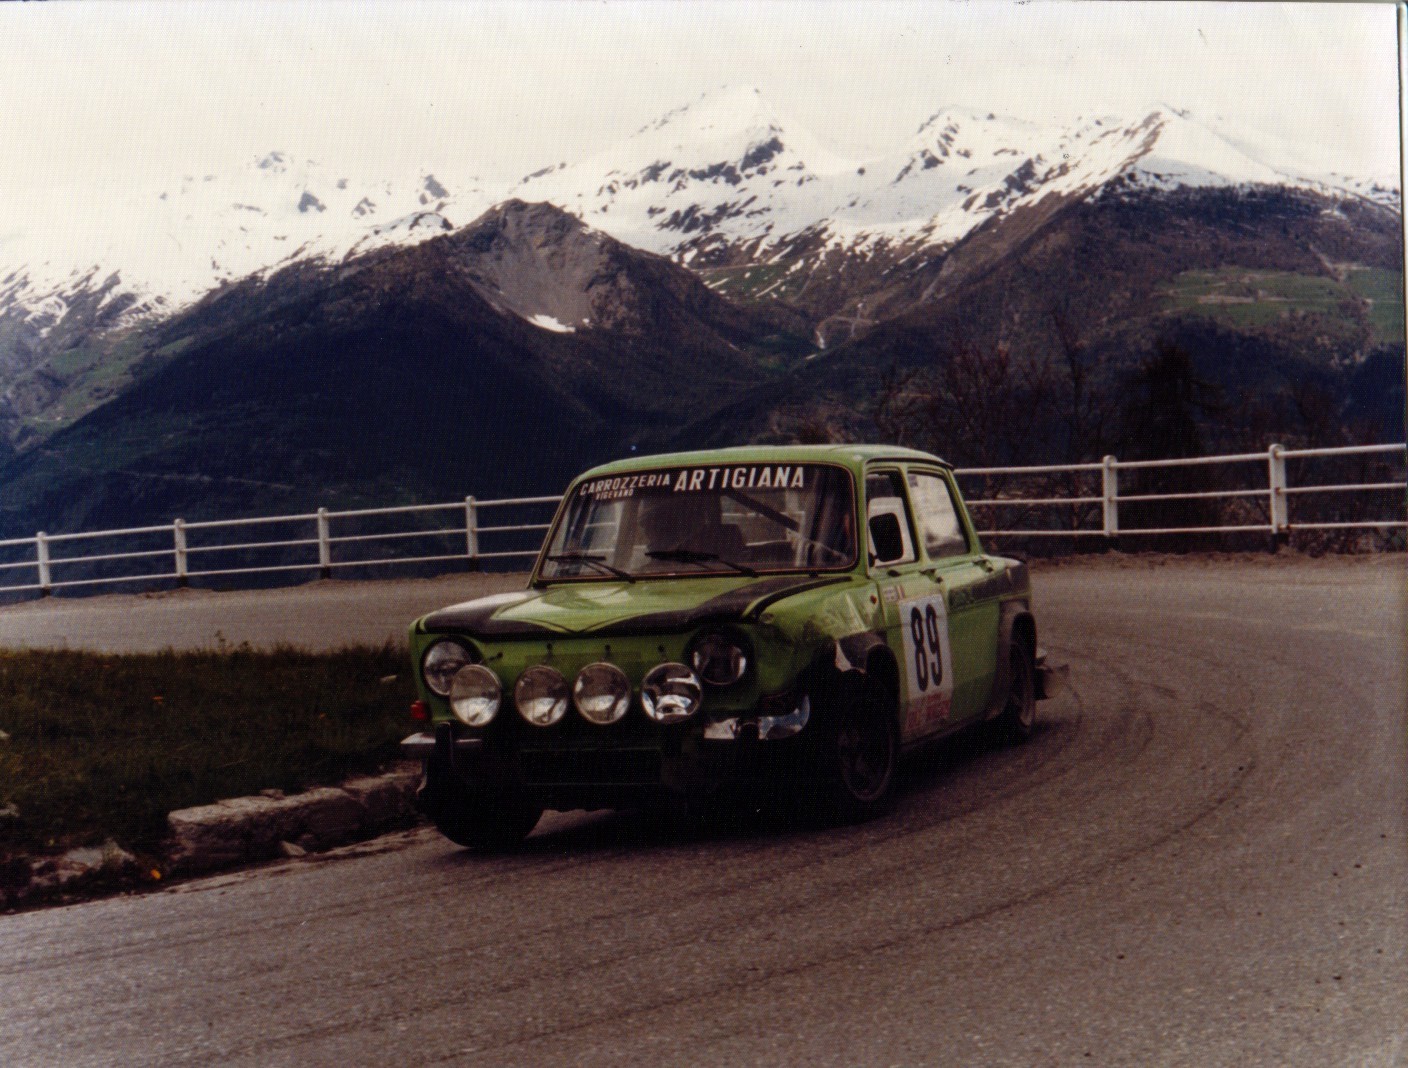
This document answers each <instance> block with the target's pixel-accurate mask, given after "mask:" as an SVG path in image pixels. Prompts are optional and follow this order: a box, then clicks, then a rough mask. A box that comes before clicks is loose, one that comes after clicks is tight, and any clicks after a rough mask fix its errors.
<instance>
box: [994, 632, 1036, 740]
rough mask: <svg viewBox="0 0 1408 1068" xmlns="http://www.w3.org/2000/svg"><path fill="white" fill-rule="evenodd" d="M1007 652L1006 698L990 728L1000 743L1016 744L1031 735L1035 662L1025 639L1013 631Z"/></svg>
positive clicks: (1034, 711) (1034, 696) (1033, 713)
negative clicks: (1007, 682) (1008, 680)
mask: <svg viewBox="0 0 1408 1068" xmlns="http://www.w3.org/2000/svg"><path fill="white" fill-rule="evenodd" d="M1007 655H1008V673H1009V676H1010V682H1009V684H1008V687H1007V700H1006V702H1005V703H1004V704H1003V706H1002V711H1001V712H1000V713H998V716H997V719H995V720H994V721H993V728H994V733H995V735H996V738H997V740H998V741H999V742H1000V743H1001V744H1003V745H1019V744H1020V743H1022V742H1025V741H1026V740H1027V739H1028V738H1030V737H1031V736H1032V730H1033V728H1034V727H1035V726H1036V661H1035V659H1034V658H1033V656H1032V651H1031V648H1030V647H1029V646H1028V645H1027V643H1026V640H1025V639H1023V638H1020V637H1018V636H1017V635H1015V634H1014V635H1013V636H1012V642H1011V646H1010V648H1009V649H1008V654H1007Z"/></svg>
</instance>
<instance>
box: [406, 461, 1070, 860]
mask: <svg viewBox="0 0 1408 1068" xmlns="http://www.w3.org/2000/svg"><path fill="white" fill-rule="evenodd" d="M411 653H412V657H413V659H414V663H415V670H416V678H417V685H418V686H419V689H420V701H419V702H418V703H417V704H418V708H419V709H420V712H421V715H422V716H423V717H425V718H427V719H428V720H429V726H430V728H431V729H429V730H425V731H422V732H420V733H418V734H415V735H412V736H411V737H409V738H407V739H406V740H405V741H404V742H403V743H402V751H403V752H404V753H405V754H407V755H408V756H413V757H416V758H419V759H421V760H423V761H424V763H425V780H424V783H423V785H422V786H421V788H420V791H419V793H418V798H417V804H418V807H419V808H420V809H421V810H422V811H423V812H425V813H426V814H427V815H428V816H430V818H431V819H432V820H434V822H435V824H436V826H437V827H438V828H439V829H440V831H441V832H442V833H444V834H445V835H446V836H447V837H449V838H450V839H452V840H453V841H455V842H457V843H459V844H461V845H467V846H471V847H475V848H481V849H496V848H506V847H509V846H511V845H513V844H515V843H517V842H518V841H520V840H521V839H523V838H524V837H526V836H527V835H528V833H529V832H530V831H531V830H532V829H533V826H534V825H535V824H536V822H537V820H538V818H539V816H540V815H541V814H542V812H543V810H544V809H547V808H557V809H569V808H601V807H615V806H624V805H634V804H649V803H651V802H653V801H662V800H668V799H670V798H672V797H674V798H678V797H691V796H694V797H705V798H707V797H711V796H715V795H719V794H721V793H726V792H727V793H733V792H736V791H740V790H741V791H763V792H765V793H777V792H779V791H781V792H783V793H789V794H791V795H792V796H794V797H795V796H803V797H805V798H807V799H808V801H809V802H810V801H820V802H821V803H823V804H824V805H825V806H826V807H827V808H828V810H829V811H831V812H832V813H834V814H835V815H837V816H839V817H842V818H863V817H865V816H869V815H872V814H874V813H876V812H878V811H880V810H882V809H883V808H884V807H885V806H886V805H887V803H888V802H889V801H890V800H891V798H892V796H893V793H894V789H895V772H896V762H897V760H898V758H899V756H900V753H901V752H902V751H903V750H905V749H907V748H910V747H912V746H915V745H918V744H920V743H923V742H926V741H929V740H931V739H934V738H936V737H939V736H941V735H943V734H946V733H948V732H951V731H954V730H957V729H959V728H961V727H963V726H965V725H968V724H971V723H975V722H979V721H984V720H993V721H995V723H996V727H997V729H998V730H999V731H1000V732H1001V733H1002V734H1003V735H1004V736H1006V737H1007V738H1009V739H1011V740H1020V739H1022V738H1025V737H1026V736H1027V735H1028V734H1029V733H1030V732H1031V730H1032V725H1033V722H1034V720H1035V702H1036V700H1037V699H1039V698H1042V697H1045V696H1046V695H1047V693H1048V692H1049V690H1050V688H1051V685H1052V681H1053V675H1052V673H1051V672H1050V671H1049V670H1048V669H1047V668H1046V667H1045V666H1044V663H1043V660H1042V657H1041V656H1040V654H1038V652H1037V628H1036V621H1035V619H1034V618H1033V616H1032V610H1031V587H1030V582H1029V580H1028V575H1027V569H1026V566H1025V565H1024V564H1022V563H1020V562H1018V561H1015V560H1009V559H1004V558H1003V557H999V556H989V555H987V554H986V553H984V552H983V550H982V547H981V546H980V545H979V543H978V538H977V535H976V534H975V533H974V530H973V524H972V521H971V519H970V518H969V515H968V512H967V509H966V508H965V506H964V504H963V500H962V497H961V496H960V494H959V492H958V488H957V486H956V485H955V483H954V479H953V473H952V470H951V468H950V467H949V466H948V465H947V464H946V463H944V462H943V461H942V460H939V459H937V458H936V457H934V456H930V455H928V454H926V453H922V452H916V451H914V450H911V449H903V448H896V447H887V446H873V445H867V446H856V445H823V446H771V447H753V448H740V449H721V450H715V451H709V452H694V453H679V454H674V455H666V456H652V457H642V458H638V459H631V460H625V461H621V462H618V463H613V464H608V465H606V466H603V467H598V468H595V469H593V470H591V471H588V472H587V473H585V474H584V475H581V476H580V477H579V478H577V479H576V481H574V482H573V483H572V485H571V487H570V488H569V489H568V491H567V493H566V495H565V496H564V498H563V500H562V504H561V506H560V507H559V509H558V512H557V516H556V518H555V519H554V521H553V524H552V528H551V530H550V532H549V534H548V536H547V539H546V541H545V543H544V545H543V548H542V550H541V552H540V554H539V556H538V560H537V564H536V566H535V567H534V569H533V573H532V577H531V579H530V580H529V583H528V588H527V589H526V590H524V591H522V592H519V593H509V594H501V595H498V596H493V597H485V598H481V599H479V600H476V601H469V602H467V603H465V604H458V605H454V606H451V607H449V608H444V609H442V610H440V611H438V612H432V613H431V614H430V615H427V616H424V617H423V618H421V619H418V620H416V622H415V623H414V624H413V625H412V627H411Z"/></svg>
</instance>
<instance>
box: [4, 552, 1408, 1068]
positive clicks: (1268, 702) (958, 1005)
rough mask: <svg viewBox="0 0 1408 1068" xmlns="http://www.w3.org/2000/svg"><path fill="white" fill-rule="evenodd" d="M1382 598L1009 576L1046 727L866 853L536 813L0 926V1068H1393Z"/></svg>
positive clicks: (920, 779)
mask: <svg viewBox="0 0 1408 1068" xmlns="http://www.w3.org/2000/svg"><path fill="white" fill-rule="evenodd" d="M1404 579H1405V571H1404V565H1403V561H1402V559H1401V558H1399V559H1398V560H1396V561H1383V560H1380V561H1377V562H1368V563H1366V562H1362V561H1358V562H1356V561H1349V562H1343V563H1330V564H1326V563H1304V564H1296V563H1291V564H1276V565H1263V564H1259V563H1255V562H1254V563H1250V564H1247V563H1238V562H1227V561H1222V562H1211V563H1209V562H1195V563H1189V564H1169V565H1167V566H1158V567H1145V566H1115V567H1110V566H1087V565H1081V566H1075V567H1063V568H1057V569H1054V570H1043V571H1040V572H1039V573H1038V575H1037V580H1036V581H1037V594H1038V597H1039V604H1038V610H1039V619H1040V622H1041V624H1042V627H1043V644H1045V645H1046V646H1047V647H1048V648H1049V649H1050V650H1051V652H1052V653H1053V655H1054V656H1056V657H1057V658H1060V659H1064V660H1066V661H1068V662H1069V663H1070V664H1071V665H1072V673H1073V681H1074V692H1073V693H1072V694H1069V695H1067V696H1065V697H1062V698H1061V699H1059V700H1056V701H1052V702H1047V703H1045V704H1044V705H1043V706H1042V709H1041V711H1042V716H1043V718H1042V722H1041V726H1040V730H1039V732H1038V734H1037V735H1036V736H1035V737H1034V738H1033V739H1032V740H1031V741H1030V742H1029V743H1028V744H1027V745H1025V746H1022V747H1019V748H1016V749H1010V750H994V749H989V748H984V747H981V746H975V745H973V744H970V742H968V741H966V740H960V741H959V742H957V743H952V744H948V745H945V746H943V747H941V748H939V749H937V750H935V751H933V752H930V753H928V754H927V755H925V756H924V757H923V758H922V759H920V760H918V761H915V762H914V763H913V764H912V766H910V767H909V769H908V771H907V774H906V792H905V794H904V796H903V799H902V800H901V803H900V804H899V806H898V808H897V810H896V811H895V813H894V814H893V815H891V816H889V817H887V818H884V819H881V820H879V821H877V822H874V823H871V824H868V825H865V826H860V827H853V828H845V829H820V828H815V827H809V826H805V825H801V824H798V823H796V822H793V823H788V822H785V821H783V822H773V823H761V824H759V823H753V824H742V825H734V826H715V827H710V828H703V829H698V830H694V831H684V832H672V833H671V832H661V831H653V830H650V829H648V828H647V827H646V826H644V825H643V824H642V823H641V822H640V821H639V820H638V819H636V818H633V817H629V816H621V815H612V814H595V815H586V814H582V813H576V814H560V815H556V814H555V815H552V816H550V817H549V818H548V819H547V820H545V822H544V824H543V825H542V826H541V827H540V828H539V830H538V831H537V832H535V834H534V836H533V837H532V838H531V839H529V842H528V843H527V848H526V849H525V851H524V852H522V853H521V854H519V855H516V856H512V857H506V858H495V859H480V858H476V857H474V856H472V855H470V854H467V853H465V852H462V851H460V850H458V849H456V848H454V847H452V846H451V845H449V844H448V843H446V842H444V841H442V840H439V839H438V838H437V837H436V836H435V835H434V834H433V832H429V831H413V832H407V833H405V834H402V835H398V836H392V837H389V838H384V839H381V840H379V841H377V842H374V843H368V844H365V845H362V846H358V847H353V848H350V849H346V850H342V851H340V852H338V853H335V854H329V855H326V856H323V857H318V858H313V857H309V858H304V859H301V860H298V861H289V862H284V863H281V864H277V865H271V866H267V867H264V868H261V869H258V870H254V871H250V872H243V873H239V874H235V875H229V876H224V877H219V878H210V879H204V880H200V881H195V882H190V883H186V884H184V885H180V886H174V887H171V888H169V889H167V890H166V891H164V892H160V893H154V894H147V895H142V896H136V897H128V898H118V899H111V900H106V901H97V902H93V903H89V904H84V905H78V906H71V907H66V908H60V909H52V910H47V911H37V912H32V913H26V914H19V915H10V916H0V991H3V997H0V1064H5V1065H14V1066H19V1065H55V1064H63V1065H90V1064H91V1065H110V1064H124V1065H176V1064H188V1063H193V1064H220V1065H227V1064H230V1065H244V1064H248V1065H283V1064H288V1065H295V1064H296V1065H332V1064H393V1063H394V1064H397V1065H420V1064H437V1063H466V1064H481V1063H487V1064H505V1063H523V1064H539V1063H572V1064H604V1065H623V1064H676V1063H689V1064H740V1063H786V1064H802V1063H808V1064H813V1063H814V1064H866V1065H869V1064H954V1065H960V1064H961V1065H980V1064H983V1065H987V1064H991V1065H1023V1066H1026V1065H1056V1064H1059V1065H1066V1064H1072V1065H1085V1064H1107V1065H1110V1064H1114V1065H1199V1066H1203V1065H1224V1064H1225V1065H1232V1064H1237V1065H1247V1064H1255V1065H1397V1064H1404V1063H1408V1023H1406V1022H1405V1019H1406V1018H1408V1017H1406V1016H1405V1012H1404V1008H1405V1006H1408V952H1405V950H1406V949H1408V835H1406V834H1405V820H1406V815H1405V814H1406V813H1408V797H1406V796H1405V794H1406V791H1405V781H1406V780H1408V776H1405V763H1408V744H1405V743H1406V742H1408V737H1405V734H1406V733H1408V732H1406V731H1405V704H1406V703H1408V694H1406V693H1405V678H1404V674H1405V673H1404V663H1405V634H1408V618H1406V616H1408V613H1406V612H1405V581H1404ZM390 588H391V587H388V589H390ZM190 599H191V600H207V601H211V602H212V603H217V604H218V603H221V599H220V598H213V597H203V596H198V597H193V598H190ZM158 600H159V599H158ZM176 600H178V601H179V600H180V599H179V598H178V599H176ZM152 603H156V602H152ZM223 603H225V604H227V605H228V604H231V603H233V602H230V601H224V602H223ZM35 611H36V612H37V611H38V610H35ZM5 614H8V613H0V615H5ZM222 614H223V615H224V618H225V620H226V626H225V634H226V635H230V634H231V630H230V627H231V626H240V625H242V624H236V623H233V622H230V618H231V612H230V611H229V610H222ZM393 622H394V624H395V626H394V627H391V629H392V630H393V631H394V630H395V629H397V628H399V626H400V625H401V624H402V623H403V622H404V621H403V620H401V619H396V620H394V621H393ZM368 625H370V624H368ZM384 625H386V626H391V623H389V622H388V623H385V624H384ZM236 633H237V632H236Z"/></svg>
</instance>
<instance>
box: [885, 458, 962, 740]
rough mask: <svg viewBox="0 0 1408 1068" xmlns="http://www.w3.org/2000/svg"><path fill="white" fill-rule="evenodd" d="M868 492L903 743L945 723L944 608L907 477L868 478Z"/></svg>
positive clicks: (949, 685)
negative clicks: (896, 668) (921, 544)
mask: <svg viewBox="0 0 1408 1068" xmlns="http://www.w3.org/2000/svg"><path fill="white" fill-rule="evenodd" d="M865 489H866V526H867V534H868V541H867V545H868V550H869V565H870V575H871V577H872V579H873V580H874V581H875V584H876V586H877V588H878V594H879V597H880V604H881V608H882V616H883V619H884V625H885V641H886V644H887V645H889V647H890V649H891V650H892V651H893V652H894V654H895V657H896V659H897V660H898V661H899V663H900V672H899V674H900V689H901V693H900V695H899V697H900V702H901V705H902V708H901V716H900V737H901V740H902V741H903V742H911V741H915V740H917V739H920V738H924V737H927V736H929V735H932V734H934V733H936V732H938V731H940V730H942V729H943V728H944V726H945V725H946V724H947V723H948V722H950V718H951V712H952V701H953V692H954V686H953V682H954V680H953V674H952V671H951V670H950V666H951V663H952V655H951V652H950V647H949V634H948V604H947V599H946V597H945V594H944V589H943V586H942V584H941V583H938V582H936V581H935V580H934V576H933V575H932V574H929V573H928V572H927V571H926V567H927V565H926V562H925V561H924V560H922V559H921V558H920V553H919V548H918V540H917V531H918V527H916V526H915V523H914V515H913V511H912V509H911V508H910V503H909V497H908V494H907V493H906V490H905V478H904V472H903V471H902V470H901V469H900V468H899V467H898V466H895V467H893V468H878V469H875V470H871V471H868V472H867V474H866V480H865Z"/></svg>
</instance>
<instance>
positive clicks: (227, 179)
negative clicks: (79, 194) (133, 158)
mask: <svg viewBox="0 0 1408 1068" xmlns="http://www.w3.org/2000/svg"><path fill="white" fill-rule="evenodd" d="M494 199H495V198H494V197H493V196H492V195H490V194H488V193H487V192H486V191H485V190H484V187H483V185H482V184H481V183H479V182H478V181H477V180H474V179H468V180H464V179H461V180H457V181H453V182H452V181H448V180H447V181H444V182H442V181H441V179H440V178H437V177H436V176H435V175H434V174H430V173H426V172H424V171H419V172H417V171H412V172H411V173H409V174H406V175H401V176H398V177H391V178H386V177H367V176H365V175H343V174H340V173H336V172H332V171H330V170H328V169H327V168H325V167H322V166H320V165H319V164H318V163H316V162H313V161H306V160H298V159H295V158H294V157H292V156H291V155H289V154H288V153H285V152H270V153H268V154H266V155H264V156H263V157H261V158H259V159H257V160H252V161H251V162H250V163H249V165H248V166H246V167H245V168H243V169H242V170H239V171H236V172H234V173H231V174H209V175H201V176H197V177H192V176H185V177H178V178H172V179H171V180H170V181H168V182H164V183H160V184H157V185H153V186H149V187H146V188H140V189H126V190H123V191H122V192H120V193H119V194H118V196H117V197H116V199H115V201H111V202H105V203H101V204H89V203H82V202H74V203H70V204H68V205H66V206H65V214H64V216H62V217H54V216H42V215H41V216H39V217H34V216H30V217H29V218H26V219H24V220H22V221H21V220H16V221H11V222H10V223H9V227H7V229H13V231H14V232H13V233H12V234H10V235H9V239H8V240H7V242H6V243H5V245H4V246H3V248H2V249H0V314H4V313H5V312H7V311H20V312H22V313H23V314H24V318H25V319H26V321H27V325H28V326H30V327H31V328H32V329H33V330H35V331H36V332H38V334H39V335H40V336H42V335H43V334H44V333H46V332H47V331H48V330H49V329H51V328H52V327H53V326H55V325H56V324H57V323H58V322H59V321H60V320H61V319H62V318H63V316H64V314H65V313H66V312H67V311H68V310H69V309H70V308H71V307H74V306H76V305H77V304H78V303H79V302H80V301H81V300H83V299H84V298H91V297H92V296H93V295H94V294H96V293H98V292H100V291H101V292H102V299H101V301H100V302H99V307H100V308H102V309H107V310H109V311H110V312H112V313H113V314H110V315H109V316H108V318H109V319H112V320H114V321H110V322H107V323H106V324H105V325H107V326H113V325H121V324H122V323H123V322H127V321H131V320H132V319H135V318H139V317H141V316H143V315H145V314H149V313H152V312H163V311H166V312H169V311H172V310H175V309H176V308H179V307H181V306H183V305H185V304H187V303H189V302H190V301H192V300H195V299H197V298H199V297H200V296H203V295H204V294H205V293H207V292H209V291H210V290H211V289H212V288H214V287H216V286H218V285H221V284H223V283H225V282H230V281H234V280H237V279H240V278H244V277H247V276H248V275H250V274H253V273H256V272H259V271H263V270H266V269H269V268H273V267H278V266H280V265H283V264H286V263H288V262H290V261H293V260H297V259H302V258H310V257H321V258H325V259H328V260H337V259H341V258H343V257H344V256H346V255H348V254H350V253H355V252H360V251H367V250H369V249H371V248H375V247H378V246H380V245H385V244H389V243H394V244H403V243H408V242H414V241H417V240H423V239H424V238H425V237H429V236H433V235H434V234H437V233H443V232H444V231H446V230H449V229H452V228H453V227H454V226H455V225H459V224H463V223H467V222H469V221H471V220H472V219H474V218H475V217H476V216H478V215H479V214H480V213H482V212H483V210H484V209H485V208H486V207H488V206H489V205H490V204H492V203H493V201H494ZM77 200H78V198H75V201H77Z"/></svg>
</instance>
